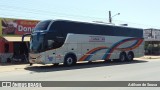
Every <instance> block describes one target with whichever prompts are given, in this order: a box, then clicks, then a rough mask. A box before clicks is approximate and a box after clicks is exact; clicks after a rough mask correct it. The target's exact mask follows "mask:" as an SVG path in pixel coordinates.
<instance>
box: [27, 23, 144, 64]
mask: <svg viewBox="0 0 160 90" xmlns="http://www.w3.org/2000/svg"><path fill="white" fill-rule="evenodd" d="M143 47H144V42H143V29H138V28H130V27H122V26H113V25H106V24H98V23H88V22H77V21H69V20H45V21H41V22H39V23H38V24H37V25H36V27H35V29H34V32H33V33H32V34H31V41H30V53H29V62H30V65H32V64H34V63H37V64H55V65H58V64H59V63H63V64H64V65H66V66H71V65H74V64H76V62H80V61H93V60H114V59H119V60H120V61H122V62H123V61H131V60H133V59H134V58H135V57H141V56H143V55H144V48H143Z"/></svg>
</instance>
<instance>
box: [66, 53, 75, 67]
mask: <svg viewBox="0 0 160 90" xmlns="http://www.w3.org/2000/svg"><path fill="white" fill-rule="evenodd" d="M76 59H77V58H76V56H75V55H74V54H68V55H66V56H65V58H64V66H73V65H75V64H76V61H77V60H76Z"/></svg>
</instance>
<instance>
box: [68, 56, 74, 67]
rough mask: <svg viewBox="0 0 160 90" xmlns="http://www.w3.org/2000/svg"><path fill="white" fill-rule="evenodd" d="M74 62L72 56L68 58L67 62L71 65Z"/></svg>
mask: <svg viewBox="0 0 160 90" xmlns="http://www.w3.org/2000/svg"><path fill="white" fill-rule="evenodd" d="M72 63H73V59H72V58H71V57H68V58H67V64H68V65H71V64H72Z"/></svg>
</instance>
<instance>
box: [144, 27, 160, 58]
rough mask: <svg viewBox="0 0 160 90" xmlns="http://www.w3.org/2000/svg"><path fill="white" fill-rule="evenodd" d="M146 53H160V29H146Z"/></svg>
mask: <svg viewBox="0 0 160 90" xmlns="http://www.w3.org/2000/svg"><path fill="white" fill-rule="evenodd" d="M144 39H145V54H146V55H160V29H153V28H149V29H144Z"/></svg>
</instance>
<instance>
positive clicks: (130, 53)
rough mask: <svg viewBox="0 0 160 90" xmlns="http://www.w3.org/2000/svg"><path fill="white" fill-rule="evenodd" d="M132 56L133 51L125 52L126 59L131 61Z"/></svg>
mask: <svg viewBox="0 0 160 90" xmlns="http://www.w3.org/2000/svg"><path fill="white" fill-rule="evenodd" d="M133 58H134V53H133V52H128V54H127V60H128V61H132V60H133Z"/></svg>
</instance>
